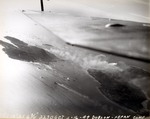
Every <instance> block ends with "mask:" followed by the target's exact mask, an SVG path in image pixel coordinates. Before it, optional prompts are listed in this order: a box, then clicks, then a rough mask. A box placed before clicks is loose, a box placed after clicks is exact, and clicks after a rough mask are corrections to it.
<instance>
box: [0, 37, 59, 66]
mask: <svg viewBox="0 0 150 119" xmlns="http://www.w3.org/2000/svg"><path fill="white" fill-rule="evenodd" d="M5 38H6V39H7V40H9V41H10V42H11V43H12V44H14V45H12V44H10V43H7V42H4V41H1V40H0V44H1V45H2V46H3V47H4V48H3V51H4V52H5V53H6V54H7V55H8V56H9V57H10V58H12V59H18V60H22V61H27V62H39V63H44V64H49V63H50V62H56V61H60V60H61V59H59V58H57V57H56V56H55V55H54V54H52V53H50V52H48V51H46V50H44V49H42V48H38V47H36V46H30V45H28V44H27V43H25V42H23V41H21V40H19V39H16V38H14V37H10V36H6V37H5Z"/></svg>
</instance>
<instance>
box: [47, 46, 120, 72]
mask: <svg viewBox="0 0 150 119" xmlns="http://www.w3.org/2000/svg"><path fill="white" fill-rule="evenodd" d="M48 51H49V52H51V53H53V54H55V55H57V56H58V57H60V58H63V59H64V60H71V61H73V62H74V63H77V64H79V65H80V66H82V67H83V68H84V69H86V70H87V69H98V70H105V71H110V72H116V71H122V69H121V68H119V67H118V66H117V63H109V62H108V61H107V57H106V56H105V55H103V54H100V55H96V56H95V55H92V54H91V55H87V56H80V54H79V53H78V54H77V53H71V52H69V51H63V50H59V49H57V48H54V47H52V48H50V49H49V50H48Z"/></svg>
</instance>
